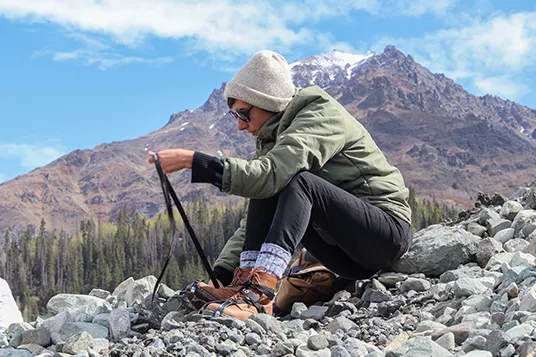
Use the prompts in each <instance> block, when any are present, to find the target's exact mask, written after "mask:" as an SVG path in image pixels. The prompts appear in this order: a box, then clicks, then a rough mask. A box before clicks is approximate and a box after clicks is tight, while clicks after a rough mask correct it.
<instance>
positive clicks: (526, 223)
mask: <svg viewBox="0 0 536 357" xmlns="http://www.w3.org/2000/svg"><path fill="white" fill-rule="evenodd" d="M534 224H536V211H535V210H523V211H520V212H519V213H518V214H517V215H516V217H515V218H514V221H513V222H512V228H513V229H514V237H519V236H520V234H521V232H522V230H523V228H525V227H530V228H529V229H528V230H530V229H532V225H534ZM528 230H527V231H526V232H528ZM533 230H534V229H532V230H530V232H528V233H529V234H530V233H531V232H532V231H533ZM524 233H525V232H524ZM527 235H528V234H527Z"/></svg>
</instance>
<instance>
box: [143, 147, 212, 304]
mask: <svg viewBox="0 0 536 357" xmlns="http://www.w3.org/2000/svg"><path fill="white" fill-rule="evenodd" d="M153 159H154V165H155V166H156V171H157V172H158V176H159V177H160V185H161V186H162V192H163V193H164V200H165V201H166V209H167V213H168V217H169V224H170V226H171V247H170V249H169V254H168V257H167V259H166V262H165V263H164V266H163V267H162V271H161V272H160V276H159V277H158V279H157V281H156V285H155V287H154V291H153V297H152V299H153V300H154V296H155V294H156V291H157V290H158V286H159V285H160V281H161V280H162V277H163V276H164V272H165V271H166V269H167V266H168V264H169V261H170V259H171V254H172V252H173V245H174V243H175V233H176V231H177V226H176V225H175V218H174V216H173V208H172V207H171V201H170V199H169V196H171V198H172V199H173V202H174V203H175V206H177V208H178V210H179V213H180V214H181V217H182V220H183V221H184V225H185V226H186V229H187V230H188V233H190V237H192V241H193V242H194V245H195V248H196V250H197V253H198V254H199V257H200V258H201V261H202V262H203V266H204V267H205V270H206V271H207V273H208V276H209V277H210V280H212V283H213V284H214V287H215V288H219V287H220V285H219V284H218V280H217V279H216V276H215V275H214V271H213V270H212V268H211V267H210V263H209V262H208V259H207V256H206V255H205V252H203V247H201V243H199V240H198V239H197V236H196V235H195V232H194V230H193V228H192V226H191V225H190V221H189V220H188V217H186V212H185V211H184V208H183V207H182V205H181V203H180V201H179V198H178V197H177V194H176V193H175V190H174V189H173V187H172V186H171V183H170V182H169V180H168V178H167V176H166V174H164V170H162V165H161V164H160V160H159V159H158V154H156V153H155V154H154V155H153Z"/></svg>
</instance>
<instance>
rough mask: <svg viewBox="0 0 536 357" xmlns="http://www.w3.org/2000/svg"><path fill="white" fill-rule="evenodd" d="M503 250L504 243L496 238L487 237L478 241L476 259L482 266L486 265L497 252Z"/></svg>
mask: <svg viewBox="0 0 536 357" xmlns="http://www.w3.org/2000/svg"><path fill="white" fill-rule="evenodd" d="M501 251H502V244H501V243H500V242H499V241H497V240H495V239H494V238H485V239H482V240H481V241H480V242H479V243H478V248H477V249H476V261H477V262H478V265H480V266H481V267H485V266H486V264H488V261H489V260H490V259H491V257H493V256H494V255H495V254H497V253H500V252H501Z"/></svg>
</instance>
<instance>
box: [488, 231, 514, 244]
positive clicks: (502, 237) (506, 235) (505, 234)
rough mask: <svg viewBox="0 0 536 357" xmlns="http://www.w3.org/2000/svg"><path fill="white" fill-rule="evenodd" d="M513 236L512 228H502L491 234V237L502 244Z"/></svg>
mask: <svg viewBox="0 0 536 357" xmlns="http://www.w3.org/2000/svg"><path fill="white" fill-rule="evenodd" d="M513 238H514V229H513V228H507V229H503V230H502V231H499V232H497V234H495V235H494V236H493V239H495V240H497V241H498V242H501V243H502V244H504V243H506V242H508V241H509V240H511V239H513Z"/></svg>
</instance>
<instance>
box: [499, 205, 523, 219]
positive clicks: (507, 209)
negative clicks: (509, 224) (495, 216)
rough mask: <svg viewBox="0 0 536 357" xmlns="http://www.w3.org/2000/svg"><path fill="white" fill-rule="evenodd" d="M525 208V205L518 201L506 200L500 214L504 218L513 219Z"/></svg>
mask: <svg viewBox="0 0 536 357" xmlns="http://www.w3.org/2000/svg"><path fill="white" fill-rule="evenodd" d="M522 210H523V205H522V204H521V203H519V202H517V201H513V200H510V201H506V202H505V203H504V204H503V205H502V208H501V212H500V213H499V215H500V216H501V217H502V218H505V219H508V220H510V221H513V220H514V218H516V215H517V214H518V213H519V212H521V211H522Z"/></svg>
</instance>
